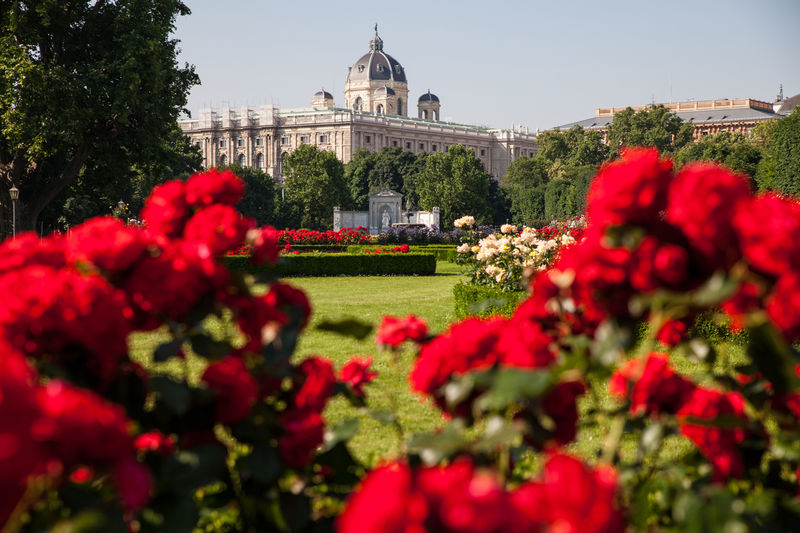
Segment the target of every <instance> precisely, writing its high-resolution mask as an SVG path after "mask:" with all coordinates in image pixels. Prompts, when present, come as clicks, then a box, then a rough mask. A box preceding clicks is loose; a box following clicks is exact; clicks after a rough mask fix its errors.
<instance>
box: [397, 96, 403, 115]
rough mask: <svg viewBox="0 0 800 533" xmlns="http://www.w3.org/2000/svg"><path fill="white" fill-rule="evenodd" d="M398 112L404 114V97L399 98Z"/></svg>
mask: <svg viewBox="0 0 800 533" xmlns="http://www.w3.org/2000/svg"><path fill="white" fill-rule="evenodd" d="M397 114H398V115H402V114H403V99H402V98H398V99H397Z"/></svg>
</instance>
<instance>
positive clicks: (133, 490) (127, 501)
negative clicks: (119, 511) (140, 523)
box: [114, 458, 153, 511]
mask: <svg viewBox="0 0 800 533" xmlns="http://www.w3.org/2000/svg"><path fill="white" fill-rule="evenodd" d="M114 482H115V483H116V485H117V491H118V492H119V499H120V501H121V502H122V508H123V509H125V510H126V511H138V510H139V509H141V508H142V507H144V506H145V505H147V502H149V501H150V493H151V491H152V490H153V478H152V475H151V474H150V471H149V470H148V469H147V467H146V466H144V465H143V464H141V463H139V462H137V461H136V460H134V459H131V458H127V459H124V460H122V461H120V462H119V463H117V465H116V466H115V467H114Z"/></svg>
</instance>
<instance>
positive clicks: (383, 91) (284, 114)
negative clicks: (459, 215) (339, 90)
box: [180, 31, 537, 181]
mask: <svg viewBox="0 0 800 533" xmlns="http://www.w3.org/2000/svg"><path fill="white" fill-rule="evenodd" d="M408 95H409V90H408V81H407V79H406V75H405V69H404V68H403V66H402V65H401V64H400V63H399V62H398V61H397V60H395V59H394V58H393V57H392V56H390V55H388V54H387V53H386V52H384V49H383V40H382V39H381V38H380V37H379V36H378V33H377V31H376V32H375V35H374V36H373V38H372V40H370V43H369V51H368V52H367V53H366V54H364V55H363V56H361V57H360V58H359V59H358V60H356V62H355V63H354V64H353V66H351V67H350V68H349V69H348V73H347V79H346V81H345V89H344V104H345V106H344V107H337V106H336V105H335V102H334V97H333V95H332V94H330V93H329V92H327V91H325V90H324V89H323V90H321V91H318V92H317V93H315V94H314V95H313V96H312V98H311V107H309V108H304V109H289V110H283V109H280V108H279V107H277V106H261V107H259V108H258V109H252V108H246V107H245V108H241V109H238V110H234V109H222V110H220V111H216V110H211V109H203V110H201V111H200V113H199V115H198V117H197V118H196V119H188V120H182V121H181V122H180V125H181V128H182V130H183V132H184V133H185V134H186V135H187V136H188V137H189V138H190V139H191V141H192V142H193V143H194V144H196V145H197V146H199V147H200V150H201V152H202V155H203V165H204V166H205V167H206V168H209V167H213V166H217V165H226V164H233V163H236V164H239V165H241V166H246V167H252V168H257V169H260V170H263V171H265V172H267V173H268V174H269V175H270V176H272V177H273V178H274V179H276V180H281V179H282V177H283V159H284V157H286V155H287V154H289V153H291V152H292V151H293V150H295V149H296V148H297V147H298V146H300V145H302V144H313V145H316V146H318V147H319V148H320V149H322V150H330V151H332V152H334V153H335V154H336V156H337V157H338V158H339V159H340V160H341V161H342V162H344V163H347V162H348V161H350V158H351V157H352V155H353V153H355V152H356V151H357V150H359V149H362V148H363V149H366V150H369V151H373V152H377V151H380V150H381V149H383V148H386V147H397V148H401V149H402V150H405V151H408V152H413V153H420V152H429V153H433V152H446V151H447V149H448V148H449V147H450V146H453V145H456V144H461V145H463V146H464V147H466V148H470V149H472V150H473V151H474V152H475V156H476V157H477V158H478V159H479V160H480V161H481V162H482V163H483V166H484V168H485V169H486V171H487V172H489V174H491V175H492V177H494V178H495V179H496V180H498V181H499V180H501V179H502V177H503V175H504V174H505V171H506V168H507V167H508V165H509V164H510V163H511V162H512V161H514V159H516V158H518V157H531V156H533V155H534V154H535V153H536V149H537V148H536V135H535V134H533V133H528V132H527V130H522V129H521V128H520V129H517V130H503V129H492V128H487V127H484V126H473V125H468V124H457V123H451V122H442V121H440V120H439V110H440V106H441V102H440V100H439V98H438V97H437V96H436V95H435V94H432V93H431V92H430V91H429V90H428V91H427V92H426V93H424V94H422V95H421V96H420V97H419V99H418V102H417V104H418V105H417V117H416V118H414V117H409V116H408V114H409V96H408Z"/></svg>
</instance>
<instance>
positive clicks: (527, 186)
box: [502, 138, 560, 225]
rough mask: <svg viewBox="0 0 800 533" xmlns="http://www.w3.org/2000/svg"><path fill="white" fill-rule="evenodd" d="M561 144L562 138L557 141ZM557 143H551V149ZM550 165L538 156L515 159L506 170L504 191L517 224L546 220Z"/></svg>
mask: <svg viewBox="0 0 800 533" xmlns="http://www.w3.org/2000/svg"><path fill="white" fill-rule="evenodd" d="M556 142H560V138H558V139H556ZM554 144H555V143H551V144H550V145H551V147H552V146H553V145H554ZM549 168H550V163H549V162H548V161H547V160H546V159H545V158H544V157H539V156H538V155H537V156H536V157H533V158H527V157H520V158H518V159H515V160H514V161H513V162H512V163H511V164H510V165H509V166H508V169H507V170H506V175H505V177H504V178H503V184H502V189H503V191H504V193H505V195H506V197H507V198H508V201H509V204H510V206H509V210H510V212H511V216H512V218H513V220H514V221H515V222H521V223H523V224H528V225H531V224H534V223H535V221H537V220H541V219H543V218H544V192H545V186H546V185H547V181H548V170H549Z"/></svg>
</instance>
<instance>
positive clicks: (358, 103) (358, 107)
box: [353, 96, 364, 111]
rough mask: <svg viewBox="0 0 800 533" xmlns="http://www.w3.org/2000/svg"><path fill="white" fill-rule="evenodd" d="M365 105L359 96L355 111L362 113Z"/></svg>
mask: <svg viewBox="0 0 800 533" xmlns="http://www.w3.org/2000/svg"><path fill="white" fill-rule="evenodd" d="M363 105H364V102H363V100H361V97H360V96H359V97H358V98H356V103H355V104H353V111H361V107H362V106H363Z"/></svg>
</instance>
